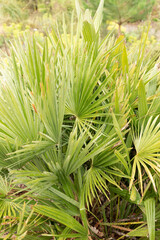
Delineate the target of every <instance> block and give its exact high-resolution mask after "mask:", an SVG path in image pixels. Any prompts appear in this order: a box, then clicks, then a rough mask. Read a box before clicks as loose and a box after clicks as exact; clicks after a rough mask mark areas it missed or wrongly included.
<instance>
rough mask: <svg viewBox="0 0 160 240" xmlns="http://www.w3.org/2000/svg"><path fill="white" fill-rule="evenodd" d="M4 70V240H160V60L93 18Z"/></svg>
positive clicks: (0, 204)
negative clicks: (103, 34) (115, 35)
mask: <svg viewBox="0 0 160 240" xmlns="http://www.w3.org/2000/svg"><path fill="white" fill-rule="evenodd" d="M76 10H77V17H78V23H77V27H76V28H75V23H74V15H72V19H71V24H70V29H67V27H66V24H65V20H63V29H62V31H61V30H60V27H57V29H56V30H53V31H52V33H50V34H49V35H48V36H47V37H45V38H42V39H41V41H39V40H38V41H36V38H35V37H34V36H33V37H32V36H30V35H29V36H28V34H25V35H24V37H23V38H22V39H19V40H16V41H15V42H13V43H12V46H11V48H10V49H11V50H10V56H8V57H7V59H6V60H5V61H2V62H1V76H0V78H1V85H0V91H1V94H0V167H1V178H0V209H1V215H0V221H1V225H0V237H1V239H31V238H32V239H39V238H40V239H51V238H53V239H59V240H61V239H81V240H82V239H86V240H87V239H108V238H109V237H110V236H112V237H113V239H114V237H115V238H116V239H122V238H127V239H135V237H139V238H141V239H146V238H147V237H148V236H149V238H150V239H151V240H154V239H155V238H156V239H158V236H159V234H160V232H159V224H160V205H159V197H160V189H159V172H160V158H159V152H160V144H159V142H160V129H159V110H160V99H159V98H160V95H159V75H158V74H159V70H158V64H157V63H158V58H159V52H158V51H157V53H156V54H154V55H153V54H152V51H149V50H148V51H146V50H145V43H146V41H147V36H146V34H143V36H142V41H141V44H140V46H137V49H135V48H134V50H133V49H132V48H129V50H127V49H126V45H125V41H124V37H123V36H120V37H119V38H118V39H117V40H115V39H114V38H113V37H112V36H111V33H109V34H108V35H107V36H106V37H105V38H104V39H101V37H100V24H101V21H102V11H103V1H101V2H100V5H99V7H98V9H97V12H96V14H95V16H94V17H93V18H92V17H91V14H90V12H89V10H86V12H85V13H84V14H83V13H82V11H81V9H80V7H79V4H78V1H76Z"/></svg>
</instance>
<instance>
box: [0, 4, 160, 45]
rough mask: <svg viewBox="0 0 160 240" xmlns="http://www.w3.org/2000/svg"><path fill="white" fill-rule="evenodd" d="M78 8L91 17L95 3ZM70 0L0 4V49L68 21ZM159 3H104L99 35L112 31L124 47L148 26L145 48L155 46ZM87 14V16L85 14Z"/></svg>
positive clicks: (158, 25)
mask: <svg viewBox="0 0 160 240" xmlns="http://www.w3.org/2000/svg"><path fill="white" fill-rule="evenodd" d="M79 2H80V4H81V7H82V8H83V9H84V11H85V9H87V8H89V9H91V10H92V13H93V14H94V13H95V10H96V9H97V6H98V4H99V0H80V1H79ZM74 5H75V3H74V0H0V47H1V48H4V47H5V44H6V43H7V42H8V41H9V40H10V39H12V38H14V37H15V38H16V37H18V36H20V35H21V34H23V32H24V31H27V30H30V31H33V32H35V35H36V36H37V37H41V36H42V35H45V34H46V32H48V31H50V29H51V28H52V27H54V25H55V24H56V20H58V21H61V20H62V14H63V13H65V17H66V19H68V20H69V19H70V16H71V13H72V11H73V9H74V8H75V6H74ZM159 9H160V0H105V5H104V16H103V28H102V35H105V34H106V33H107V32H108V31H111V30H113V32H114V33H115V35H120V34H124V35H125V37H126V40H127V42H128V43H135V42H136V41H140V35H141V33H142V31H143V28H144V26H145V25H148V23H149V22H151V27H150V31H149V39H148V44H150V43H156V44H159V37H160V30H159V29H160V28H159V27H160V11H159ZM86 14H87V12H86Z"/></svg>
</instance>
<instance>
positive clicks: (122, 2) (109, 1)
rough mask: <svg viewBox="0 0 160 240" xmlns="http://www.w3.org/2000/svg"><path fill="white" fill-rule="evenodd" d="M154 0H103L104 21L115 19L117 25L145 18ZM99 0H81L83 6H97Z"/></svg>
mask: <svg viewBox="0 0 160 240" xmlns="http://www.w3.org/2000/svg"><path fill="white" fill-rule="evenodd" d="M155 2H156V0H140V1H139V0H105V1H104V21H106V20H111V21H115V22H116V23H117V24H118V26H119V34H120V33H121V25H122V24H123V23H126V22H128V21H129V22H135V21H138V20H143V19H145V18H146V17H147V16H148V15H149V14H150V13H151V11H152V8H153V6H154V4H155ZM98 3H99V0H88V1H84V0H83V5H84V7H85V8H88V7H89V8H94V9H96V8H97V6H98Z"/></svg>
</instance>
